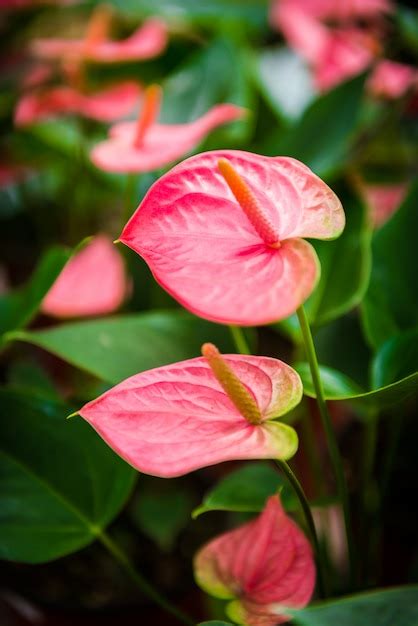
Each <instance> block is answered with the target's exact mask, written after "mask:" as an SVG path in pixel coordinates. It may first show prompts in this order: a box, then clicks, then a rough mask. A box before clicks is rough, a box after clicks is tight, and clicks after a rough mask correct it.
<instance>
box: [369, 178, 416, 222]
mask: <svg viewBox="0 0 418 626" xmlns="http://www.w3.org/2000/svg"><path fill="white" fill-rule="evenodd" d="M360 188H361V191H362V193H363V196H364V199H365V202H366V204H367V205H368V206H369V208H370V210H371V216H372V221H373V224H374V226H375V228H378V227H379V226H383V224H384V223H385V222H387V221H388V219H389V218H390V217H392V215H393V214H394V213H395V212H396V210H397V209H399V207H400V206H401V204H402V202H403V200H404V198H405V197H406V194H407V192H408V183H406V182H404V183H395V184H393V183H392V184H391V183H379V184H377V183H375V184H370V183H365V182H363V183H362V184H361V187H360Z"/></svg>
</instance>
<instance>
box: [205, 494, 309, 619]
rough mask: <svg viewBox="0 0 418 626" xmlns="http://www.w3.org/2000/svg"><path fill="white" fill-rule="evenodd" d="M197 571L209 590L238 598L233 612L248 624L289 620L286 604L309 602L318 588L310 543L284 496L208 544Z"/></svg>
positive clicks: (229, 610) (231, 614)
mask: <svg viewBox="0 0 418 626" xmlns="http://www.w3.org/2000/svg"><path fill="white" fill-rule="evenodd" d="M194 571H195V577H196V581H197V583H198V585H199V586H200V587H202V588H203V589H204V590H205V591H207V592H208V593H209V594H211V595H214V596H216V597H218V598H222V599H226V600H233V599H235V600H233V601H232V602H231V603H230V604H229V605H228V607H227V613H228V615H229V617H230V618H231V619H233V620H234V621H237V622H239V623H240V624H248V625H249V626H275V625H276V624H282V623H284V622H287V621H288V620H289V617H288V616H286V609H289V608H290V609H296V608H302V607H304V606H306V605H307V604H308V602H309V601H310V599H311V597H312V594H313V591H314V587H315V564H314V559H313V555H312V549H311V546H310V544H309V542H308V540H307V539H306V537H305V535H304V534H303V532H302V531H301V530H300V528H299V527H298V526H297V525H296V524H295V522H294V521H293V520H292V519H291V518H290V517H288V516H287V515H286V512H285V511H284V509H283V506H282V504H281V501H280V496H279V495H275V496H271V497H270V498H269V499H268V500H267V503H266V506H265V508H264V511H263V512H262V513H261V514H260V515H259V516H258V517H257V518H255V519H254V520H253V521H250V522H248V523H246V524H244V525H243V526H240V527H239V528H237V529H235V530H232V531H229V532H227V533H224V534H223V535H220V536H219V537H217V538H216V539H214V540H213V541H211V542H210V543H208V544H207V545H206V546H204V547H203V548H202V549H201V550H200V551H199V552H198V554H197V555H196V557H195V560H194Z"/></svg>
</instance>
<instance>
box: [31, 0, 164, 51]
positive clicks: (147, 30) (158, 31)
mask: <svg viewBox="0 0 418 626" xmlns="http://www.w3.org/2000/svg"><path fill="white" fill-rule="evenodd" d="M110 20H111V13H110V11H109V9H108V8H107V6H106V5H101V6H99V7H98V8H97V9H96V11H94V13H93V15H92V17H91V19H90V22H89V24H88V27H87V32H86V35H85V37H84V38H82V39H53V38H51V39H36V40H35V41H33V43H32V46H31V49H32V52H33V53H34V54H35V55H36V56H38V57H40V58H43V59H57V60H68V59H71V60H72V61H73V62H74V61H77V60H78V61H83V60H84V61H93V62H96V63H120V62H124V61H139V60H145V59H150V58H152V57H155V56H157V55H159V54H161V53H162V52H163V51H164V49H165V47H166V45H167V39H168V37H167V28H166V25H165V23H164V22H162V21H161V20H159V19H149V20H148V21H146V22H144V24H143V25H142V26H141V27H140V28H138V29H137V30H136V31H135V32H134V33H133V34H132V35H131V36H130V37H128V38H127V39H123V40H121V41H111V40H110V39H108V31H109V28H110Z"/></svg>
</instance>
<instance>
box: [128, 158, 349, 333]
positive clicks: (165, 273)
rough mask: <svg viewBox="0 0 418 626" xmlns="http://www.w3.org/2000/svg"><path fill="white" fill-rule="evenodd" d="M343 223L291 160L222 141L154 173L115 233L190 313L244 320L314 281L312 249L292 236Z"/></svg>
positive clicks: (272, 310)
mask: <svg viewBox="0 0 418 626" xmlns="http://www.w3.org/2000/svg"><path fill="white" fill-rule="evenodd" d="M220 162H226V164H227V165H226V167H227V169H228V168H229V169H232V174H231V173H230V174H229V175H230V176H232V177H234V174H233V172H235V178H237V179H238V180H236V181H235V183H234V182H231V181H230V182H229V183H227V181H226V178H225V177H224V176H227V177H228V176H229V175H228V173H226V174H224V173H222V172H221V170H220V165H219V164H220ZM224 167H225V165H224ZM230 185H231V186H232V187H234V188H235V192H233V191H232V188H231V187H230ZM240 190H241V191H240ZM240 193H241V195H242V197H241V196H240ZM235 194H238V196H239V198H240V200H237V196H236V195H235ZM247 205H248V206H247ZM254 207H256V208H254ZM344 223H345V219H344V212H343V209H342V206H341V203H340V201H339V200H338V198H337V196H336V195H335V194H334V193H333V192H332V191H331V189H330V188H329V187H328V186H327V185H326V184H325V183H324V182H323V181H322V180H321V179H320V178H318V177H317V176H316V175H315V174H313V172H312V171H311V170H310V169H309V168H308V167H306V166H305V165H303V164H302V163H301V162H300V161H297V160H296V159H292V158H289V157H265V156H261V155H258V154H252V153H249V152H242V151H237V150H222V151H213V152H206V153H202V154H199V155H197V156H194V157H191V158H190V159H187V160H186V161H183V162H182V163H180V164H179V165H177V166H176V167H174V168H173V169H172V170H170V171H169V172H168V173H167V174H165V175H164V176H162V177H161V178H160V179H159V180H158V181H157V182H156V183H155V184H154V185H153V186H152V187H151V188H150V190H149V191H148V193H147V195H146V196H145V198H144V200H143V201H142V203H141V204H140V206H139V207H138V209H137V211H136V212H135V213H134V215H133V216H132V218H131V219H130V221H129V222H128V224H127V225H126V226H125V228H124V230H123V232H122V234H121V237H120V239H121V241H122V242H123V243H125V244H126V245H127V246H129V247H130V248H132V249H133V250H135V251H136V252H137V253H138V254H140V255H141V256H142V257H143V258H144V259H145V261H146V262H147V263H148V265H149V266H150V268H151V271H152V272H153V274H154V277H155V278H156V280H157V281H158V282H159V283H160V284H161V285H162V286H163V287H164V288H165V289H166V290H167V291H168V292H169V293H170V294H171V295H172V296H173V297H174V298H176V299H177V300H178V301H179V302H180V303H181V304H182V305H183V306H185V307H186V308H187V309H189V310H190V311H192V312H193V313H195V314H196V315H199V316H201V317H204V318H206V319H209V320H213V321H216V322H221V323H227V324H239V325H244V326H245V325H248V326H253V325H258V324H266V323H270V322H273V321H276V320H279V319H283V318H285V317H288V316H289V315H291V314H292V313H294V312H295V311H296V309H297V308H298V307H299V306H300V305H301V304H302V302H304V300H306V298H307V297H308V296H309V295H310V293H311V292H312V290H313V289H314V287H315V284H316V282H317V279H318V276H319V264H318V260H317V256H316V253H315V251H314V249H313V248H312V246H311V245H310V244H309V243H307V242H306V241H304V240H303V239H300V237H313V238H318V239H332V238H335V237H337V236H338V235H339V234H340V233H341V231H342V230H343V228H344Z"/></svg>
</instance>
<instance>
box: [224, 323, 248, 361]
mask: <svg viewBox="0 0 418 626" xmlns="http://www.w3.org/2000/svg"><path fill="white" fill-rule="evenodd" d="M228 328H229V330H230V331H231V335H232V339H233V340H234V343H235V346H236V348H237V350H238V352H239V353H240V354H251V350H250V347H249V345H248V342H247V340H246V338H245V335H244V331H243V330H242V328H240V327H239V326H228Z"/></svg>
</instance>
